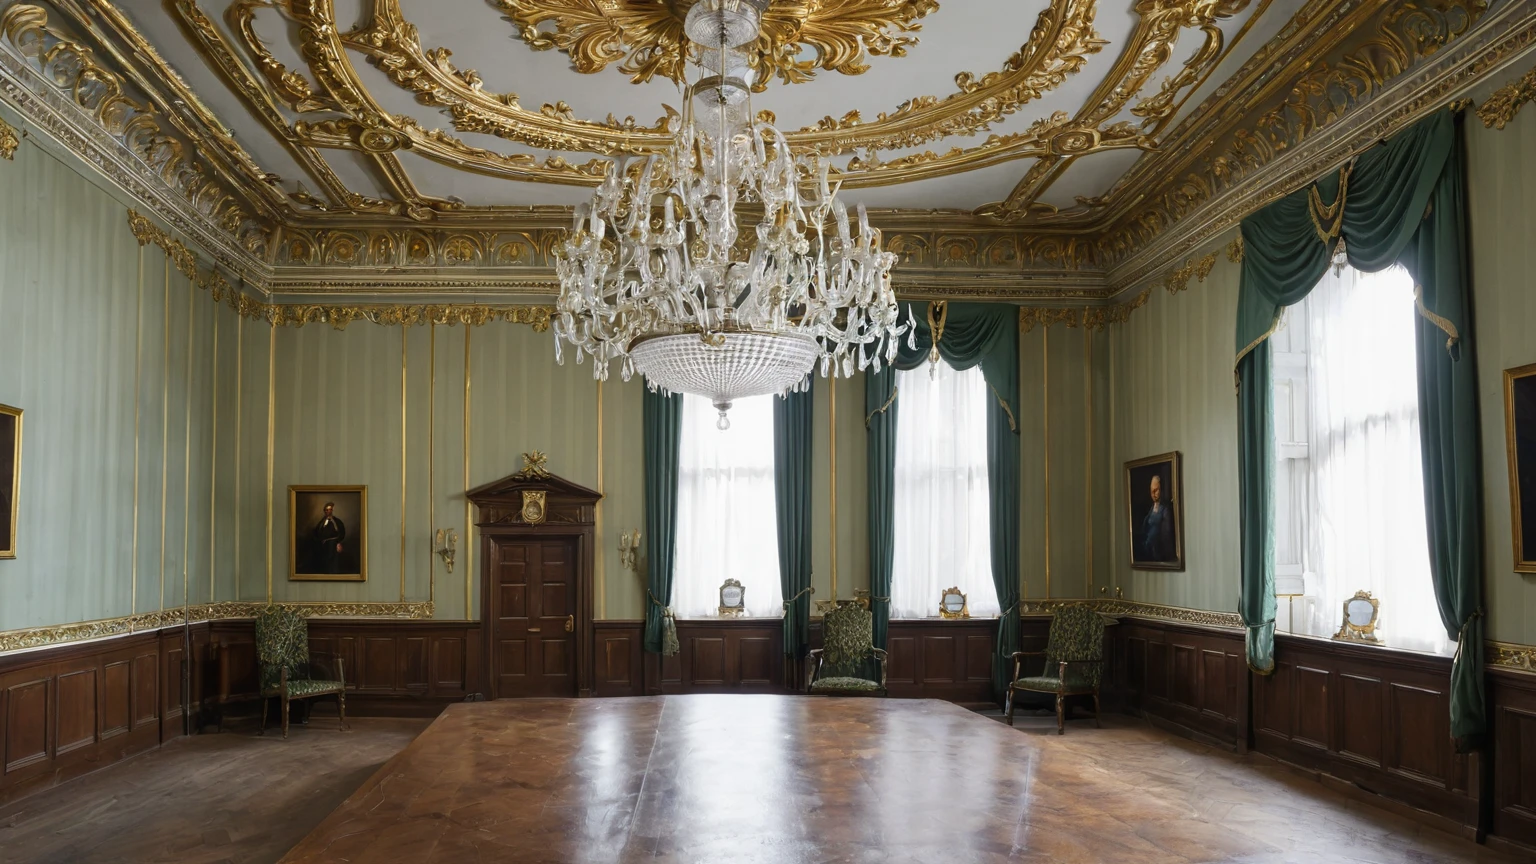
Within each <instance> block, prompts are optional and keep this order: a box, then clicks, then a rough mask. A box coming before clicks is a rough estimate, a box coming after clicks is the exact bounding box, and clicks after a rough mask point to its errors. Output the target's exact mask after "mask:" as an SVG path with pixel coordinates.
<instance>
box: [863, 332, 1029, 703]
mask: <svg viewBox="0 0 1536 864" xmlns="http://www.w3.org/2000/svg"><path fill="white" fill-rule="evenodd" d="M909 305H910V312H911V315H912V320H913V321H914V322H916V325H917V332H916V334H915V339H914V344H913V346H912V347H910V348H909V347H907V343H906V340H905V338H903V340H902V345H901V349H900V351H899V352H898V354H897V356H896V364H895V365H896V368H897V369H916V368H918V367H919V366H921V365H922V364H924V363H926V362H928V352H929V349H931V348H932V347H933V334H932V333H931V332H930V329H929V326H928V320H927V318H928V315H927V312H928V310H927V307H926V305H925V304H915V305H911V304H909ZM939 355H940V356H942V357H943V358H944V359H945V360H946V361H948V363H949V365H951V366H953V367H955V368H956V369H970V368H971V367H973V366H977V365H980V366H981V373H982V375H983V376H984V377H985V378H986V381H987V385H988V386H989V387H990V388H991V390H992V392H993V397H994V398H993V400H992V401H991V402H990V403H989V405H988V409H987V482H988V487H989V491H990V495H991V541H992V583H993V585H994V586H995V587H996V589H997V602H998V605H999V607H1000V608H1001V609H1002V617H1001V618H1000V619H999V621H998V627H997V640H996V642H995V643H994V645H995V648H994V652H993V654H994V656H993V658H992V673H993V674H992V678H993V683H994V686H996V687H997V690H998V692H999V693H1001V692H1004V691H1005V690H1006V689H1007V687H1008V683H1009V682H1008V676H1009V674H1010V673H1011V672H1012V654H1013V651H1014V650H1015V648H1016V647H1017V645H1018V642H1019V546H1018V536H1019V533H1018V532H1019V433H1018V424H1017V422H1016V421H1015V418H1014V414H1013V412H1014V410H1015V408H1016V407H1017V405H1018V404H1019V319H1018V310H1017V309H1016V308H1015V307H1013V306H1007V305H1002V304H986V303H950V304H948V312H947V315H946V317H945V322H944V327H943V335H942V336H941V337H940V339H939ZM864 388H865V390H864V405H865V412H866V417H867V418H868V419H867V421H866V425H867V427H868V441H869V452H868V459H869V462H868V485H869V564H870V595H871V597H872V598H873V602H872V606H873V608H874V611H875V644H876V645H877V646H879V647H881V648H884V647H885V640H886V634H887V631H888V622H889V620H890V593H891V562H892V553H893V549H894V545H895V544H894V540H895V504H894V497H893V486H894V482H895V481H894V477H895V471H896V411H897V409H898V405H899V404H900V398H899V394H898V393H897V392H896V375H895V373H894V371H892V370H891V369H889V368H885V369H882V370H881V371H880V372H878V373H866V374H865V376H864ZM881 409H884V410H881Z"/></svg>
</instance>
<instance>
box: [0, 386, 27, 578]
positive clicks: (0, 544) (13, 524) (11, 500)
mask: <svg viewBox="0 0 1536 864" xmlns="http://www.w3.org/2000/svg"><path fill="white" fill-rule="evenodd" d="M21 414H22V410H21V409H20V408H12V407H11V406H9V405H0V558H15V557H16V546H17V538H16V534H17V531H18V530H19V526H20V522H21Z"/></svg>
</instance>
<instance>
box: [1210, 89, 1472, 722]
mask: <svg viewBox="0 0 1536 864" xmlns="http://www.w3.org/2000/svg"><path fill="white" fill-rule="evenodd" d="M1460 122H1461V121H1460V117H1459V115H1458V114H1456V113H1453V112H1451V111H1450V110H1445V111H1442V112H1440V113H1438V114H1435V115H1434V116H1431V117H1429V118H1427V119H1425V120H1423V121H1421V122H1419V123H1418V124H1415V125H1414V126H1413V127H1412V128H1410V129H1407V130H1405V131H1403V132H1402V133H1400V134H1398V135H1396V136H1394V137H1393V138H1392V139H1391V140H1390V141H1387V142H1385V143H1383V144H1381V145H1379V146H1377V147H1374V148H1372V149H1370V150H1368V151H1366V152H1365V153H1362V154H1361V155H1360V156H1359V157H1358V158H1356V159H1355V160H1354V161H1353V162H1352V163H1351V164H1348V165H1346V166H1344V167H1343V168H1341V169H1340V170H1339V171H1338V172H1337V173H1335V174H1331V175H1329V176H1327V177H1323V178H1321V179H1320V180H1318V181H1317V182H1316V183H1315V184H1313V186H1311V187H1308V188H1307V189H1303V190H1301V191H1299V192H1296V193H1294V194H1292V195H1289V196H1287V197H1285V198H1283V199H1281V200H1279V201H1277V202H1275V203H1274V204H1271V205H1269V206H1268V207H1265V208H1264V209H1263V210H1260V211H1259V212H1257V213H1255V214H1253V215H1252V216H1250V217H1248V218H1247V219H1244V220H1243V225H1242V232H1243V243H1244V247H1245V248H1244V255H1243V271H1242V283H1241V288H1240V290H1239V295H1238V311H1237V340H1236V348H1237V352H1238V362H1237V377H1238V446H1239V461H1238V468H1239V475H1240V501H1239V503H1240V511H1241V512H1240V519H1241V526H1242V535H1243V537H1242V545H1241V549H1242V557H1241V564H1242V593H1241V599H1240V601H1239V611H1240V612H1241V613H1242V616H1243V620H1244V622H1245V623H1246V624H1247V627H1248V634H1247V647H1248V663H1249V665H1250V666H1252V667H1253V668H1254V669H1256V670H1258V671H1260V672H1268V671H1270V670H1272V669H1273V668H1274V620H1275V597H1274V536H1273V524H1274V519H1273V516H1274V489H1273V485H1274V478H1273V470H1274V452H1273V440H1274V439H1273V429H1272V427H1273V423H1274V420H1273V414H1272V411H1273V409H1272V406H1271V405H1270V399H1271V393H1270V391H1271V375H1270V367H1269V352H1268V351H1267V350H1265V346H1264V345H1263V342H1264V340H1265V339H1266V338H1268V336H1269V334H1270V333H1271V332H1272V331H1273V330H1274V327H1275V324H1276V322H1277V321H1278V320H1279V316H1280V311H1281V309H1282V308H1284V307H1285V306H1289V305H1291V304H1293V303H1296V302H1298V301H1299V300H1301V299H1302V298H1303V297H1305V296H1306V295H1307V293H1308V292H1310V291H1311V290H1312V287H1313V286H1314V285H1315V284H1316V283H1317V281H1318V280H1319V279H1320V278H1321V277H1322V275H1323V272H1324V271H1325V270H1326V269H1327V266H1328V262H1329V259H1330V258H1331V256H1332V254H1333V251H1334V249H1335V246H1336V244H1337V243H1338V241H1339V239H1340V238H1342V240H1343V242H1344V244H1345V250H1346V252H1347V254H1348V256H1349V262H1350V264H1351V265H1352V266H1354V267H1356V268H1357V269H1360V270H1365V271H1376V270H1382V269H1384V268H1386V267H1389V266H1391V265H1393V264H1394V263H1400V264H1402V265H1403V266H1404V267H1405V268H1407V270H1408V271H1409V273H1411V274H1412V276H1413V279H1414V284H1415V288H1416V291H1417V293H1418V295H1419V311H1420V313H1421V314H1420V320H1419V322H1418V333H1417V356H1418V378H1419V412H1420V431H1421V436H1422V444H1423V459H1424V505H1425V513H1426V516H1427V520H1426V521H1427V524H1428V529H1429V557H1430V569H1431V576H1432V579H1433V582H1434V588H1435V598H1436V600H1437V601H1438V603H1439V607H1440V616H1441V619H1442V622H1443V623H1444V624H1445V627H1446V631H1447V633H1448V634H1449V635H1450V636H1452V637H1453V638H1457V639H1459V644H1460V647H1459V648H1458V650H1457V654H1456V660H1455V663H1454V665H1453V667H1452V672H1451V734H1452V735H1453V736H1454V737H1456V738H1457V739H1458V740H1460V741H1461V742H1463V744H1464V745H1467V744H1472V743H1474V741H1475V739H1476V738H1477V737H1478V736H1480V735H1481V734H1482V732H1483V729H1484V716H1483V636H1482V634H1483V625H1482V613H1481V609H1482V582H1481V579H1482V548H1481V542H1482V473H1481V467H1480V454H1479V446H1478V428H1477V426H1478V419H1477V418H1478V411H1477V374H1476V368H1475V366H1474V364H1473V358H1472V345H1471V315H1470V299H1469V295H1468V290H1469V280H1468V278H1467V267H1466V196H1465V192H1464V189H1463V178H1462V162H1463V153H1462V150H1463V145H1462V139H1461V130H1460Z"/></svg>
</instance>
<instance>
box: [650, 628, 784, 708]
mask: <svg viewBox="0 0 1536 864" xmlns="http://www.w3.org/2000/svg"><path fill="white" fill-rule="evenodd" d="M677 640H678V644H679V650H678V653H677V655H676V656H673V657H660V656H658V655H655V654H645V655H644V658H643V662H644V666H643V670H644V671H643V674H644V680H645V692H647V693H776V692H783V690H784V662H785V661H784V656H783V644H784V632H783V626H782V624H781V623H780V622H779V621H778V620H777V619H772V620H766V621H763V620H747V619H741V620H732V619H722V620H717V621H705V620H698V621H678V622H677ZM635 644H636V647H637V649H638V648H639V640H638V638H637V639H636V642H635Z"/></svg>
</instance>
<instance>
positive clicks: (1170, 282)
mask: <svg viewBox="0 0 1536 864" xmlns="http://www.w3.org/2000/svg"><path fill="white" fill-rule="evenodd" d="M1215 266H1216V253H1215V252H1211V253H1210V254H1208V255H1205V256H1202V257H1200V258H1198V259H1193V260H1186V261H1185V262H1184V264H1183V265H1182V266H1180V267H1177V268H1175V269H1174V270H1173V271H1172V272H1170V273H1169V274H1168V275H1167V276H1165V277H1163V283H1162V284H1163V287H1164V288H1166V289H1168V293H1169V294H1177V293H1179V292H1180V291H1186V290H1188V289H1189V280H1190V279H1191V278H1193V279H1194V280H1195V281H1196V282H1200V283H1204V282H1205V278H1206V277H1207V276H1209V275H1211V270H1212V268H1214V267H1215Z"/></svg>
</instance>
